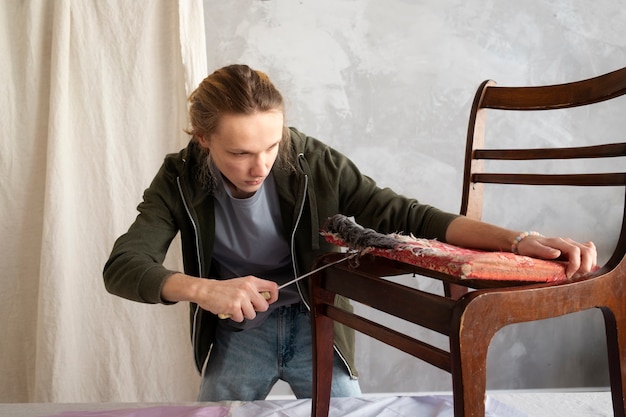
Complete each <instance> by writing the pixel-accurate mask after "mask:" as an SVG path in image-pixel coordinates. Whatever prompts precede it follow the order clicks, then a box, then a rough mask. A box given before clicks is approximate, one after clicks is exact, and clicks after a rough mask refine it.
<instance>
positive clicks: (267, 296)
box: [217, 291, 272, 320]
mask: <svg viewBox="0 0 626 417" xmlns="http://www.w3.org/2000/svg"><path fill="white" fill-rule="evenodd" d="M261 295H262V296H263V298H265V299H266V300H269V299H270V298H272V295H271V294H270V292H269V291H261ZM217 317H219V318H221V319H222V320H225V319H229V318H231V317H232V315H230V314H226V313H220V314H218V315H217Z"/></svg>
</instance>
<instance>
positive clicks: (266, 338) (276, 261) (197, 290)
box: [104, 65, 596, 401]
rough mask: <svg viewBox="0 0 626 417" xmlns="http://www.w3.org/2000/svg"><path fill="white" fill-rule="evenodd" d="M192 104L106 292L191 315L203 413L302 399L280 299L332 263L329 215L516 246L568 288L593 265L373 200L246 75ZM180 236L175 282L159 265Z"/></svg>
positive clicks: (300, 313)
mask: <svg viewBox="0 0 626 417" xmlns="http://www.w3.org/2000/svg"><path fill="white" fill-rule="evenodd" d="M189 100H190V109H189V114H190V125H191V127H190V130H189V132H188V133H189V134H190V135H191V140H190V143H189V146H188V147H187V148H186V149H184V150H182V151H181V152H180V153H178V154H172V155H168V156H167V157H166V159H165V162H164V163H163V165H162V167H161V169H160V170H159V172H158V173H157V175H156V177H155V178H154V180H153V182H152V184H151V185H150V187H149V188H148V189H147V190H146V191H145V194H144V199H143V202H142V203H141V204H140V205H139V216H138V217H137V219H136V220H135V222H134V223H133V224H132V225H131V227H130V229H129V230H128V232H127V233H125V234H124V235H122V236H121V237H120V238H119V239H118V240H117V241H116V243H115V245H114V247H113V250H112V253H111V256H110V259H109V260H108V262H107V263H106V265H105V268H104V280H105V283H106V287H107V289H108V291H110V292H111V293H113V294H117V295H119V296H122V297H125V298H128V299H130V300H135V301H140V302H146V303H174V302H178V301H188V302H190V303H191V317H190V318H191V326H192V329H191V331H192V343H193V348H194V354H195V361H196V366H197V368H198V370H199V371H200V372H202V370H203V369H204V375H203V379H202V384H201V387H200V393H199V396H198V399H199V400H201V401H222V400H247V401H250V400H257V399H264V398H265V397H266V396H267V394H268V393H269V391H270V390H271V388H272V386H273V385H274V383H275V382H276V381H277V380H278V379H282V380H284V381H286V382H288V383H289V384H290V386H291V388H292V389H293V391H294V393H295V395H296V396H297V397H299V398H302V397H310V396H311V380H312V369H311V331H310V319H309V314H308V297H309V295H308V291H307V286H306V283H305V282H298V283H296V284H294V285H291V286H288V287H286V288H284V289H282V290H281V291H280V294H279V293H278V290H277V287H278V285H280V284H281V283H285V282H287V281H289V280H291V279H293V278H294V277H296V276H298V275H300V274H302V273H305V272H307V271H308V270H309V268H310V266H311V264H312V262H313V260H314V259H315V258H316V257H317V256H318V255H320V254H322V253H324V252H329V251H332V250H336V249H335V248H333V247H332V246H331V245H329V244H328V243H326V242H325V241H324V240H323V239H321V237H320V236H319V230H320V227H321V226H322V224H323V223H324V221H325V220H326V219H327V218H328V217H330V216H332V215H334V214H337V213H341V214H345V215H347V216H354V218H355V220H356V221H357V223H359V224H361V225H363V226H365V227H369V228H372V229H374V230H377V231H379V232H381V233H391V232H397V231H403V232H405V233H413V234H414V235H416V236H419V237H424V238H436V239H439V240H441V241H445V242H448V243H451V244H454V245H458V246H464V247H471V248H478V249H486V250H511V246H512V243H513V242H515V241H516V239H517V240H518V241H519V242H518V243H517V250H518V252H519V253H520V254H523V255H528V256H533V257H538V258H545V259H554V258H557V257H560V256H563V257H565V258H567V259H568V266H567V274H568V275H569V276H571V275H573V274H575V273H586V272H588V271H590V270H591V269H592V268H593V266H594V265H595V263H596V251H595V247H594V245H593V243H591V242H589V243H585V244H581V243H578V242H574V241H572V240H570V239H562V238H547V237H542V236H536V235H527V234H520V233H519V232H516V231H512V230H507V229H503V228H500V227H497V226H494V225H489V224H486V223H483V222H478V221H473V220H470V219H468V218H465V217H461V216H457V215H454V214H450V213H445V212H442V211H440V210H438V209H436V208H434V207H431V206H428V205H424V204H421V203H419V202H418V201H417V200H414V199H410V198H406V197H404V196H401V195H398V194H396V193H394V192H393V191H392V190H389V189H381V188H378V187H377V186H376V184H375V182H374V181H373V180H372V179H370V178H369V177H367V176H365V175H363V174H361V173H360V171H359V170H358V168H357V167H356V166H355V165H354V164H353V163H352V162H351V161H350V160H349V159H348V158H346V157H345V156H344V155H342V154H340V153H339V152H337V151H335V150H334V149H332V148H330V147H328V146H327V145H325V144H323V143H321V142H320V141H318V140H316V139H314V138H311V137H308V136H306V135H305V134H303V133H301V132H299V131H298V130H296V129H293V128H287V127H285V125H284V106H283V98H282V96H281V94H280V93H279V92H278V91H277V90H276V88H275V87H274V86H273V84H272V83H271V81H270V80H269V79H268V77H267V76H266V75H265V74H263V73H261V72H259V71H255V70H252V69H251V68H249V67H248V66H245V65H232V66H228V67H225V68H222V69H219V70H217V71H215V72H214V73H213V74H211V75H210V76H208V77H207V78H206V79H205V80H204V81H203V82H202V83H201V84H200V86H199V87H198V88H197V89H196V91H194V92H193V93H192V94H191V96H190V99H189ZM178 232H180V233H181V239H182V251H183V261H184V273H183V272H179V271H171V270H167V269H166V268H165V267H163V265H162V261H163V259H164V257H165V253H166V251H167V249H168V247H169V245H170V242H171V241H172V239H173V238H174V236H175V235H176V234H177V233H178ZM262 292H267V293H269V294H270V297H269V299H265V298H264V297H263V296H262V295H261V293H262ZM337 303H339V304H342V305H344V307H346V306H348V303H347V301H346V300H344V299H342V298H339V299H338V300H337ZM347 308H349V306H348V307H347ZM219 313H224V314H228V315H230V319H226V320H219V319H218V318H217V314H219ZM335 333H336V334H335V341H336V352H335V353H336V354H335V369H334V371H333V386H332V395H334V396H354V395H359V394H360V389H359V386H358V383H357V381H356V375H357V372H356V369H355V367H354V335H353V332H352V331H351V330H349V329H347V328H345V327H343V326H340V325H339V326H336V330H335ZM209 352H210V355H209ZM207 359H208V360H207ZM205 362H206V364H205Z"/></svg>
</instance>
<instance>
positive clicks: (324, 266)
mask: <svg viewBox="0 0 626 417" xmlns="http://www.w3.org/2000/svg"><path fill="white" fill-rule="evenodd" d="M358 254H359V252H353V253H351V254H349V255H346V256H344V257H343V258H341V259H338V260H336V261H333V262H331V263H329V264H326V265H322V266H320V267H319V268H315V269H314V270H312V271H309V272H307V273H306V274H302V275H300V276H299V277H297V278H294V279H292V280H291V281H287V282H285V283H284V284H282V285H279V286H278V290H281V289H283V288H285V287H288V286H289V285H291V284H295V283H296V282H298V281H300V280H303V279H304V278H308V277H310V276H311V275H313V274H316V273H318V272H320V271H321V270H323V269H326V268H328V267H331V266H333V265H337V264H338V263H341V262H344V261H347V260H348V259H352V258H354V257H355V256H357V255H358ZM261 295H262V296H263V297H264V298H265V299H266V300H269V299H270V293H269V292H268V291H263V292H261ZM217 316H218V317H219V318H220V319H229V318H230V317H231V315H230V314H225V313H220V314H218V315H217Z"/></svg>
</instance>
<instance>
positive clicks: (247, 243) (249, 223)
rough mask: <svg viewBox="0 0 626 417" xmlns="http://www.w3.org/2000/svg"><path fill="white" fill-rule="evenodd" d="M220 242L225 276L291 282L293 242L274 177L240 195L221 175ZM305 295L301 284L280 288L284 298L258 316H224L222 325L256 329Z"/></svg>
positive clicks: (218, 205)
mask: <svg viewBox="0 0 626 417" xmlns="http://www.w3.org/2000/svg"><path fill="white" fill-rule="evenodd" d="M215 201H216V204H215V248H214V259H215V261H217V266H218V273H219V276H220V278H235V277H243V276H246V275H254V276H256V277H259V278H263V279H267V280H271V281H275V282H277V283H278V284H281V283H285V282H287V281H289V280H291V279H293V278H294V275H293V266H292V261H291V250H290V248H289V242H288V241H287V239H286V238H285V234H284V233H283V227H282V219H281V216H280V208H279V204H278V194H277V192H276V185H275V183H274V177H273V175H272V174H271V173H270V175H269V176H268V177H267V178H266V179H265V181H264V182H263V184H262V185H261V188H259V190H258V191H257V192H256V193H255V194H254V195H253V196H251V197H249V198H234V197H233V196H232V194H231V192H230V189H229V188H228V186H226V184H225V183H224V180H223V179H222V178H220V180H219V181H218V189H217V191H216V193H215ZM298 301H300V296H299V294H298V290H297V288H296V286H295V285H290V286H288V287H286V288H284V289H282V290H280V294H279V298H278V301H277V302H275V303H273V304H271V305H270V308H269V309H268V311H266V312H257V317H256V318H255V319H254V320H244V321H243V322H241V323H237V322H235V321H233V320H221V321H220V326H226V327H228V328H231V329H250V328H254V327H257V326H259V325H260V324H261V323H262V322H263V321H264V320H265V318H266V317H267V316H268V315H269V313H271V312H272V311H273V310H274V309H276V308H277V307H280V306H283V305H290V304H294V303H297V302H298Z"/></svg>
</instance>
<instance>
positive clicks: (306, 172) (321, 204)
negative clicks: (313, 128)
mask: <svg viewBox="0 0 626 417" xmlns="http://www.w3.org/2000/svg"><path fill="white" fill-rule="evenodd" d="M290 133H291V144H292V151H293V152H294V154H293V156H294V160H295V163H294V167H290V168H287V167H285V166H282V165H281V163H280V162H279V161H277V163H276V164H275V165H274V167H273V168H272V170H273V174H274V179H275V181H276V187H277V190H278V197H279V202H280V210H281V214H282V219H283V226H284V228H283V230H285V231H286V233H287V234H288V235H287V236H285V237H286V238H287V240H288V242H290V245H291V251H292V260H293V266H294V274H295V276H299V275H301V274H303V273H305V272H308V271H309V270H310V268H311V265H312V264H313V261H314V260H315V258H316V257H317V256H319V255H321V254H323V253H327V252H333V251H337V250H338V248H336V247H334V246H333V245H331V244H329V243H327V242H326V241H325V240H324V239H323V238H322V237H321V236H320V234H319V231H320V228H321V227H322V226H323V224H324V221H325V220H326V219H327V218H328V217H330V216H332V215H335V214H338V213H340V214H344V215H346V216H354V219H355V220H356V222H357V223H359V224H361V225H362V226H364V227H369V228H372V229H374V230H377V231H379V232H381V233H392V232H406V233H413V234H414V235H416V236H419V237H424V238H434V239H439V240H441V241H445V232H446V229H447V227H448V225H449V223H450V222H451V221H452V220H453V219H454V218H455V217H456V215H453V214H450V213H445V212H442V211H440V210H438V209H436V208H434V207H431V206H428V205H424V204H420V203H419V202H418V201H417V200H414V199H410V198H406V197H404V196H401V195H399V194H396V193H395V192H393V191H392V190H390V189H388V188H385V189H382V188H379V187H377V186H376V183H375V182H374V181H373V180H372V179H371V178H369V177H367V176H365V175H363V174H361V172H360V171H359V170H358V168H357V167H356V166H355V165H354V164H353V163H352V161H350V160H349V159H348V158H347V157H345V156H344V155H342V154H341V153H339V152H337V151H336V150H334V149H332V148H331V147H329V146H327V145H325V144H323V143H322V142H320V141H318V140H316V139H314V138H312V137H309V136H306V135H304V134H303V133H301V132H299V131H297V130H296V129H294V128H291V129H290ZM198 153H199V149H198V145H197V144H195V143H194V142H193V141H192V142H190V144H189V146H188V147H187V148H186V149H183V150H182V151H180V152H179V153H177V154H170V155H167V156H166V158H165V161H164V163H163V165H162V166H161V168H160V169H159V172H158V173H157V175H156V176H155V178H154V179H153V181H152V183H151V184H150V186H149V188H148V189H146V191H145V192H144V196H143V201H142V202H141V203H140V204H139V206H138V211H139V215H138V216H137V218H136V220H135V222H134V223H133V224H132V225H131V226H130V228H129V230H128V231H127V232H126V233H125V234H123V235H122V236H120V237H119V238H118V239H117V240H116V242H115V244H114V246H113V249H112V252H111V255H110V257H109V259H108V261H107V262H106V265H105V267H104V282H105V286H106V289H107V290H108V291H109V292H110V293H112V294H115V295H118V296H121V297H124V298H127V299H129V300H134V301H139V302H144V303H164V304H167V301H165V300H163V299H162V298H161V287H162V286H163V283H164V282H165V280H166V279H167V278H168V277H169V276H170V275H171V274H173V273H175V272H178V271H172V270H169V269H167V268H165V267H164V266H163V260H164V258H165V254H166V252H167V250H168V248H169V246H170V243H171V242H172V240H173V239H174V237H175V236H176V235H177V233H179V232H180V237H181V243H182V256H183V264H184V272H185V274H188V275H192V276H196V277H204V278H206V277H212V278H215V277H217V274H216V273H215V270H214V265H213V264H212V262H211V260H212V254H213V244H214V234H215V224H214V221H215V219H214V216H213V205H214V200H213V197H212V194H211V192H210V191H208V190H207V189H206V187H202V186H201V185H200V184H199V181H197V170H198ZM298 284H299V285H298V288H299V291H300V294H301V296H302V298H303V301H304V302H305V303H306V304H307V306H308V305H310V301H309V291H308V286H307V285H306V284H305V283H302V282H300V283H298ZM336 304H337V305H339V306H341V307H342V308H346V309H351V306H350V305H349V302H348V301H347V300H346V299H344V298H343V297H337V300H336ZM217 320H218V318H217V316H216V315H214V314H212V313H210V312H208V311H206V310H203V309H201V308H199V307H198V306H197V305H196V304H194V303H191V304H190V321H191V340H192V345H193V350H194V358H195V364H196V367H197V369H198V371H199V372H202V369H203V367H204V364H205V362H206V359H207V357H208V354H209V350H210V347H211V344H212V342H213V338H214V335H215V326H216V323H217ZM335 347H336V350H337V351H338V353H339V354H340V356H341V357H342V359H343V360H344V362H345V363H346V365H347V366H348V368H349V370H350V373H351V375H353V376H354V377H356V375H357V372H356V368H355V365H354V332H353V330H351V329H349V328H347V327H345V326H343V325H341V324H338V323H336V324H335Z"/></svg>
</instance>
